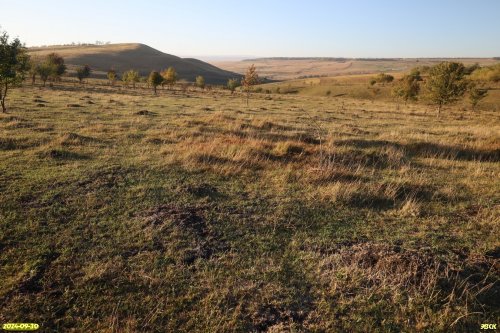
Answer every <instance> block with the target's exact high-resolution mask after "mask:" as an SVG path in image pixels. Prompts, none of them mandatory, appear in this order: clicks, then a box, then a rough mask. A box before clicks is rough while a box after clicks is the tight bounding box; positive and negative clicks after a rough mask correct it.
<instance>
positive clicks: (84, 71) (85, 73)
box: [76, 65, 92, 84]
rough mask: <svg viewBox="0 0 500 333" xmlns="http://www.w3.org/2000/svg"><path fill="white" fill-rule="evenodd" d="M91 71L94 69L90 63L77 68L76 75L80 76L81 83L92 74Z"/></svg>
mask: <svg viewBox="0 0 500 333" xmlns="http://www.w3.org/2000/svg"><path fill="white" fill-rule="evenodd" d="M91 72H92V69H91V68H90V66H89V65H85V66H81V67H78V68H77V69H76V77H77V78H78V81H80V84H82V83H83V80H84V79H86V78H88V77H89V76H90V73H91Z"/></svg>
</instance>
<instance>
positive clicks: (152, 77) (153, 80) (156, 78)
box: [148, 71, 164, 95]
mask: <svg viewBox="0 0 500 333" xmlns="http://www.w3.org/2000/svg"><path fill="white" fill-rule="evenodd" d="M163 80H164V78H163V76H161V75H160V73H158V72H157V71H152V72H151V74H149V78H148V82H149V84H150V85H151V86H152V87H153V91H154V93H155V95H156V88H157V87H158V86H159V85H160V84H162V83H163Z"/></svg>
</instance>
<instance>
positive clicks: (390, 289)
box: [0, 74, 500, 332]
mask: <svg viewBox="0 0 500 333" xmlns="http://www.w3.org/2000/svg"><path fill="white" fill-rule="evenodd" d="M156 76H157V77H158V76H159V74H157V75H156ZM90 80H95V79H89V81H90ZM91 82H97V81H91ZM100 83H101V84H100V85H96V87H97V88H95V89H92V90H89V89H83V88H81V87H79V86H74V85H73V84H72V83H66V82H64V81H63V82H62V83H61V84H58V85H57V86H54V88H53V89H42V90H40V89H39V88H38V87H36V86H35V87H34V88H32V87H31V86H30V85H28V86H25V87H22V88H20V89H15V90H13V91H12V94H11V95H10V98H11V101H12V103H13V104H14V105H16V108H15V110H13V111H12V113H11V114H8V115H4V116H0V133H2V134H1V135H0V155H1V157H0V161H1V162H0V175H1V176H0V186H1V189H2V191H1V194H0V207H2V213H1V214H0V244H1V245H2V251H0V260H1V262H2V265H0V276H1V280H0V281H1V283H0V306H1V308H2V311H0V321H2V322H6V321H21V320H26V319H25V318H26V317H25V316H26V313H29V316H30V318H29V320H30V321H33V322H37V323H40V325H41V326H42V328H43V329H44V330H46V331H56V332H66V331H68V332H71V331H73V332H81V331H89V330H91V331H109V330H111V331H113V330H114V331H115V332H127V331H129V332H151V331H155V330H158V329H159V330H161V331H169V332H207V331H214V332H215V331H219V332H239V331H240V332H252V331H253V332H266V331H267V332H273V331H274V332H282V331H284V332H287V331H293V330H295V331H296V332H307V331H310V332H315V331H316V332H320V331H322V332H351V331H352V332H372V331H381V332H386V331H388V332H412V331H415V330H417V329H419V330H422V331H429V332H450V331H452V332H468V331H473V330H476V329H477V327H478V326H477V325H478V324H479V323H483V322H495V320H496V319H497V318H498V315H499V312H498V309H499V307H498V301H497V300H498V297H497V296H498V278H499V274H500V273H499V272H498V267H497V266H498V263H497V261H498V259H497V257H498V246H499V245H500V244H499V241H498V237H497V235H498V232H499V230H498V228H499V225H498V219H497V215H498V214H497V208H496V207H497V206H496V203H497V201H498V193H497V191H496V189H497V188H498V186H500V184H499V180H498V179H499V178H498V177H495V175H496V174H497V173H498V171H499V163H498V162H499V158H500V156H499V155H498V148H499V140H500V138H499V136H498V133H499V124H498V117H497V114H496V113H495V111H487V110H486V111H485V110H481V111H480V112H476V113H475V114H474V115H471V116H469V117H465V118H461V116H462V115H463V114H464V113H463V111H461V110H459V109H458V108H455V107H452V108H450V109H449V111H448V112H446V113H443V115H442V118H441V119H440V120H437V119H435V117H434V116H433V115H429V114H427V113H426V109H427V106H426V105H422V104H412V106H411V108H408V109H405V110H401V111H398V112H394V107H395V105H394V103H392V102H390V101H388V102H383V101H382V102H381V101H380V100H378V99H377V100H375V101H374V102H373V103H366V101H364V100H358V99H352V98H346V97H342V96H341V97H337V98H328V99H327V98H326V97H325V95H324V93H322V94H321V96H317V97H310V96H301V95H279V96H276V98H273V99H266V96H265V95H258V94H256V95H255V96H254V97H253V99H252V104H251V107H246V106H245V105H246V103H245V101H243V100H241V99H238V98H231V97H230V96H231V95H230V92H229V91H223V90H219V91H204V92H201V91H191V92H189V94H179V93H178V92H177V91H176V92H172V91H158V96H157V97H155V98H153V97H152V96H151V94H150V92H148V91H146V90H139V89H135V90H132V89H126V88H124V87H110V86H107V85H106V81H105V80H101V81H100ZM360 85H361V86H363V87H365V89H366V78H363V79H362V80H361V79H360ZM291 89H294V87H293V86H292V87H291ZM380 89H382V87H380ZM488 97H490V98H491V96H488ZM35 99H36V100H37V101H35ZM39 100H43V101H44V103H45V104H46V105H47V106H46V107H44V108H40V107H37V106H36V105H37V104H38V103H40V102H39ZM88 101H92V102H93V103H92V104H89V103H87V102H88ZM68 108H71V110H68ZM206 108H210V109H211V110H213V111H212V112H206ZM306 113H307V115H309V116H310V118H309V116H307V115H306ZM310 119H312V120H313V121H315V122H318V123H320V124H321V127H322V131H321V133H317V131H316V129H315V127H312V126H310V122H309V120H310ZM318 134H320V135H321V145H320V137H319V136H318ZM320 146H321V148H320ZM20 244H22V246H21V245H20ZM20 263H22V264H20ZM49 295H50V296H49Z"/></svg>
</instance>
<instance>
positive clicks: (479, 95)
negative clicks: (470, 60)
mask: <svg viewBox="0 0 500 333" xmlns="http://www.w3.org/2000/svg"><path fill="white" fill-rule="evenodd" d="M487 95H488V90H487V89H482V88H479V87H478V86H477V85H476V84H475V83H474V82H472V83H470V84H469V101H470V104H471V106H472V111H475V110H476V106H477V104H478V103H479V102H480V101H481V100H483V99H484V98H485V97H486V96H487Z"/></svg>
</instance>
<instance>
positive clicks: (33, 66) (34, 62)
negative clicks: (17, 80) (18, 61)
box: [28, 57, 41, 86]
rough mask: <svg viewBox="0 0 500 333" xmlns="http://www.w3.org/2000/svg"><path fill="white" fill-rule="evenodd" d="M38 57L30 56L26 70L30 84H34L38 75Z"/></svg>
mask: <svg viewBox="0 0 500 333" xmlns="http://www.w3.org/2000/svg"><path fill="white" fill-rule="evenodd" d="M40 64H41V62H40V59H38V58H33V57H32V58H31V60H30V63H29V70H28V75H29V77H30V78H31V85H32V86H34V85H35V82H36V76H37V75H38V72H39V67H40Z"/></svg>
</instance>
